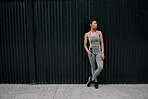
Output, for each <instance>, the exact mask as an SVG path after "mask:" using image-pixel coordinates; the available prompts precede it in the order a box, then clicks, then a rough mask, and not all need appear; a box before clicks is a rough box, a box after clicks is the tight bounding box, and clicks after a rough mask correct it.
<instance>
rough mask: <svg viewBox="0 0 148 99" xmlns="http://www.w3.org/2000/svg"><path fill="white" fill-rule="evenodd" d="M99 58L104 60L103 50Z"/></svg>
mask: <svg viewBox="0 0 148 99" xmlns="http://www.w3.org/2000/svg"><path fill="white" fill-rule="evenodd" d="M101 59H102V60H104V59H105V55H104V53H103V52H101Z"/></svg>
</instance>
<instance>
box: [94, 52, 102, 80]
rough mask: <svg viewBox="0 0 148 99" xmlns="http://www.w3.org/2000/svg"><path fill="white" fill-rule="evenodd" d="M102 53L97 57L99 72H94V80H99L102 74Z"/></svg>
mask: <svg viewBox="0 0 148 99" xmlns="http://www.w3.org/2000/svg"><path fill="white" fill-rule="evenodd" d="M100 54H101V53H99V54H97V55H96V62H97V70H96V71H95V72H94V74H93V77H92V80H94V79H97V76H98V75H99V74H100V73H101V71H102V69H103V60H102V59H101V55H100Z"/></svg>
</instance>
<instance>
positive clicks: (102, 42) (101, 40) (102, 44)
mask: <svg viewBox="0 0 148 99" xmlns="http://www.w3.org/2000/svg"><path fill="white" fill-rule="evenodd" d="M99 36H100V42H101V49H102V53H104V41H103V34H102V32H101V31H100V32H99Z"/></svg>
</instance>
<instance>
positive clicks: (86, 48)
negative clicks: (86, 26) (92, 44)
mask: <svg viewBox="0 0 148 99" xmlns="http://www.w3.org/2000/svg"><path fill="white" fill-rule="evenodd" d="M87 41H88V33H85V35H84V48H85V50H86V52H87V53H88V56H91V55H92V53H91V52H90V51H89V50H88V47H87Z"/></svg>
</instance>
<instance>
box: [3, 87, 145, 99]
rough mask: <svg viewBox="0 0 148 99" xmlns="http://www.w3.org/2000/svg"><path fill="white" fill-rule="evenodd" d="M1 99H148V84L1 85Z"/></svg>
mask: <svg viewBox="0 0 148 99" xmlns="http://www.w3.org/2000/svg"><path fill="white" fill-rule="evenodd" d="M0 99H148V84H106V85H102V84H101V85H99V89H95V88H94V86H91V87H86V84H37V85H29V84H0Z"/></svg>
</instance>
